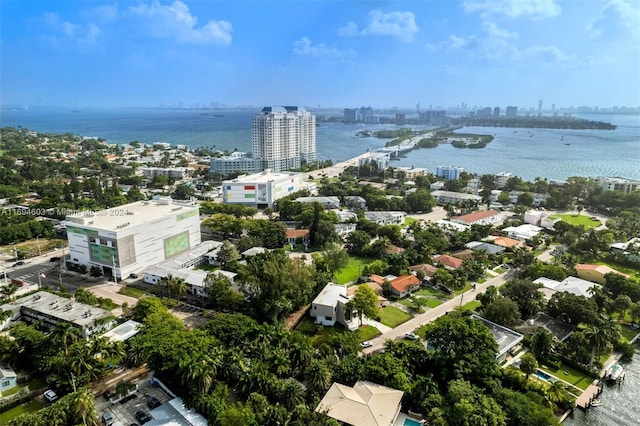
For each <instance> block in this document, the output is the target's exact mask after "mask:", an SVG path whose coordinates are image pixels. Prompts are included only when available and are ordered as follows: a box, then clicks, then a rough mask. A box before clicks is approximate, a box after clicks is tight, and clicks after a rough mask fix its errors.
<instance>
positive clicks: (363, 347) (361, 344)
mask: <svg viewBox="0 0 640 426" xmlns="http://www.w3.org/2000/svg"><path fill="white" fill-rule="evenodd" d="M371 346H373V343H371V342H370V341H368V340H367V341H364V342H362V343H360V347H362V349H365V348H370V347H371Z"/></svg>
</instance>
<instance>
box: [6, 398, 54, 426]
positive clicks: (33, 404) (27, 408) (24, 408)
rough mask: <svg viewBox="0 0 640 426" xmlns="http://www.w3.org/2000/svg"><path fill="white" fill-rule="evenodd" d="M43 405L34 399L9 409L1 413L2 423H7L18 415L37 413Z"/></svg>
mask: <svg viewBox="0 0 640 426" xmlns="http://www.w3.org/2000/svg"><path fill="white" fill-rule="evenodd" d="M42 407H43V405H42V404H41V403H40V402H38V400H37V399H32V400H31V401H29V402H26V403H24V404H22V405H18V406H17V407H15V408H12V409H11V410H7V411H5V412H4V413H0V425H6V424H7V423H9V421H10V420H12V419H14V418H16V417H18V416H19V415H21V414H29V413H35V412H36V411H38V410H39V409H41V408H42Z"/></svg>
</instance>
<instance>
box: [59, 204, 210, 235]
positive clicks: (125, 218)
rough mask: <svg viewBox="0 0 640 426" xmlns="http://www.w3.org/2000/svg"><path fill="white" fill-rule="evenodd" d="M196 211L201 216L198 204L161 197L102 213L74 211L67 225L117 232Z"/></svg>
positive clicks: (101, 211) (113, 208) (68, 215)
mask: <svg viewBox="0 0 640 426" xmlns="http://www.w3.org/2000/svg"><path fill="white" fill-rule="evenodd" d="M194 211H195V214H196V215H198V214H199V213H198V211H199V207H198V204H196V203H194V202H190V201H189V202H180V201H176V200H172V199H171V198H169V197H161V198H159V199H157V200H149V201H136V202H135V203H130V204H125V205H122V206H117V207H112V208H110V209H106V210H100V211H94V210H80V211H73V212H71V213H70V214H67V215H66V222H65V225H66V226H71V227H72V226H74V225H81V226H83V227H91V228H96V229H104V230H107V231H117V230H119V229H126V228H128V227H132V226H139V225H143V224H145V223H150V222H153V221H156V220H158V219H162V218H165V217H167V216H170V215H179V214H182V213H186V214H187V217H188V216H191V215H192V214H194V213H191V212H194ZM189 213H191V214H189Z"/></svg>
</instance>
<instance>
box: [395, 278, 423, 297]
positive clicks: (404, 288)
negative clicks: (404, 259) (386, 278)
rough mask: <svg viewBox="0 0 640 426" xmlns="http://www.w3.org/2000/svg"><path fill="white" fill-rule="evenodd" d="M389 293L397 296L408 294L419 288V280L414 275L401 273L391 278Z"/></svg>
mask: <svg viewBox="0 0 640 426" xmlns="http://www.w3.org/2000/svg"><path fill="white" fill-rule="evenodd" d="M390 284H391V293H392V294H394V295H396V296H397V297H398V298H400V299H402V298H403V297H407V296H409V295H410V294H411V293H413V292H414V291H418V290H420V280H419V279H418V277H416V276H415V275H411V274H409V275H401V276H399V277H398V278H395V279H393V280H391V283H390Z"/></svg>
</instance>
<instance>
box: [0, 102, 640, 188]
mask: <svg viewBox="0 0 640 426" xmlns="http://www.w3.org/2000/svg"><path fill="white" fill-rule="evenodd" d="M257 111H258V109H256V110H252V111H212V112H203V111H200V110H170V109H167V110H164V109H83V110H79V111H76V112H74V111H73V110H72V109H71V108H51V107H48V108H45V107H39V108H30V109H28V110H2V111H0V126H14V127H16V126H23V127H25V128H28V129H30V130H35V131H38V132H54V133H73V134H78V135H82V136H100V137H103V138H105V139H106V140H107V141H108V142H110V143H127V142H131V141H134V140H137V141H140V142H145V143H152V142H169V143H171V144H185V145H188V146H190V147H193V148H195V147H200V146H207V147H215V148H216V149H220V150H229V151H233V150H234V149H235V148H237V149H238V150H240V151H248V150H250V147H251V118H252V117H253V115H254V114H255V113H256V112H257ZM214 113H216V115H223V116H222V117H220V116H214V115H213V114H214ZM321 114H326V115H331V116H336V115H340V114H339V113H338V112H334V113H331V114H329V113H325V112H319V113H317V115H321ZM580 117H581V118H586V119H589V120H599V121H608V122H611V123H613V124H615V125H617V126H618V128H617V129H615V130H559V129H507V128H494V127H469V128H464V129H462V130H461V131H462V132H477V133H485V134H492V135H495V139H494V140H493V141H492V142H491V143H490V144H488V145H487V147H486V148H484V149H459V148H454V147H453V146H451V145H448V144H443V145H440V146H438V147H437V148H432V149H418V150H414V151H411V152H409V153H407V154H406V156H405V157H404V158H401V159H400V160H398V161H394V162H392V165H394V166H415V167H425V168H427V169H429V170H431V171H434V170H435V169H436V167H438V166H440V165H447V166H449V165H450V166H458V167H463V168H464V169H465V170H467V171H469V172H471V173H480V174H486V173H498V172H501V171H508V172H511V173H513V174H514V175H517V176H520V177H522V178H523V179H526V180H533V179H535V177H544V178H548V179H550V180H565V179H566V178H567V177H570V176H591V177H596V176H622V177H626V178H629V179H638V180H640V167H639V166H638V164H640V115H614V114H610V115H608V114H599V115H582V116H580ZM365 128H368V129H373V130H375V129H376V128H395V126H393V125H386V126H373V125H364V124H353V125H351V124H349V125H345V124H342V123H321V124H320V127H318V128H317V156H318V158H319V159H321V160H327V159H330V160H333V161H334V162H339V161H343V160H346V159H348V158H353V157H355V156H357V155H360V154H362V153H364V152H366V151H367V149H371V150H374V149H376V148H379V147H382V146H384V144H385V142H387V140H385V139H377V138H373V137H369V138H360V137H356V136H355V132H356V131H357V130H359V129H365Z"/></svg>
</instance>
